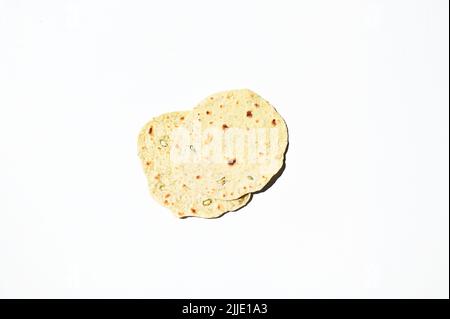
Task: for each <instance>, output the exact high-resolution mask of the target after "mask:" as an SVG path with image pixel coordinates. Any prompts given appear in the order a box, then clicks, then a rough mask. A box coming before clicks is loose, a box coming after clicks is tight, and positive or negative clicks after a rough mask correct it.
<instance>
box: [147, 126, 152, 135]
mask: <svg viewBox="0 0 450 319" xmlns="http://www.w3.org/2000/svg"><path fill="white" fill-rule="evenodd" d="M148 134H150V135H153V126H150V128H149V129H148Z"/></svg>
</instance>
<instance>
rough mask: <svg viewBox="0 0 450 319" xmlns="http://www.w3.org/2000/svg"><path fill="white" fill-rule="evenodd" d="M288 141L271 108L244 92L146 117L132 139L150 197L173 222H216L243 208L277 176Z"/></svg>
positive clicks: (283, 125)
mask: <svg viewBox="0 0 450 319" xmlns="http://www.w3.org/2000/svg"><path fill="white" fill-rule="evenodd" d="M287 144H288V133H287V127H286V124H285V122H284V120H283V119H282V117H281V116H280V115H279V114H278V113H277V111H276V110H275V109H274V108H273V107H272V106H271V105H270V104H269V103H268V102H267V101H266V100H264V99H263V98H262V97H260V96H259V95H257V94H256V93H254V92H252V91H250V90H247V89H243V90H233V91H225V92H220V93H216V94H213V95H211V96H209V97H207V98H206V99H204V100H203V101H202V102H200V103H199V104H198V105H197V106H196V107H195V108H194V109H193V110H191V111H185V112H172V113H167V114H163V115H161V116H158V117H156V118H154V119H152V120H151V121H150V122H148V123H147V124H146V125H145V126H144V127H143V129H142V130H141V132H140V134H139V137H138V154H139V158H140V159H141V162H142V166H143V169H144V172H145V175H146V177H147V181H148V186H149V189H150V193H151V195H152V196H153V197H154V198H155V199H156V200H157V201H158V202H159V203H160V204H161V205H163V206H166V207H167V208H169V209H170V210H171V211H172V212H173V213H174V214H175V215H176V216H177V217H180V218H183V217H188V216H196V217H203V218H216V217H219V216H221V215H223V214H224V213H226V212H229V211H235V210H237V209H239V208H241V207H243V206H245V205H246V204H247V203H248V202H249V201H250V199H251V197H252V193H254V192H257V191H259V190H261V189H263V188H264V187H265V186H266V185H267V184H268V183H269V182H270V181H271V179H272V178H273V176H274V175H277V173H278V172H279V171H280V169H281V168H282V166H283V163H284V156H285V152H286V148H287Z"/></svg>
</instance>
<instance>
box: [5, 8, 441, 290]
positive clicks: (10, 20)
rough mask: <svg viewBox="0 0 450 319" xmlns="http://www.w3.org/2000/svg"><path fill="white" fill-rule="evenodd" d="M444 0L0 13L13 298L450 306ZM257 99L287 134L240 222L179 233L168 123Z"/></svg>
mask: <svg viewBox="0 0 450 319" xmlns="http://www.w3.org/2000/svg"><path fill="white" fill-rule="evenodd" d="M448 19H449V17H448V2H447V1H444V0H442V1H368V2H365V1H278V0H277V1H153V2H152V1H106V0H105V1H75V0H74V1H56V0H55V1H12V0H0V164H1V165H0V297H4V298H9V297H60V298H66V297H75V298H78V297H87V298H91V297H105V298H107V297H125V298H127V297H137V298H141V297H142V298H144V297H145V298H166V297H171V298H197V297H203V298H205V297H206V298H216V297H221V298H229V297H234V298H240V297H245V298H260V297H261V298H334V297H341V298H366V297H374V298H400V297H402V298H415V297H425V298H429V297H438V298H448V296H449V252H448V251H449V213H448V209H449V207H448V206H449V197H448V191H449V179H448V177H449V168H448V164H449V148H448V146H449V144H448V143H449V140H448V137H449V136H448V134H449V122H448V116H449V109H448V103H449V100H448V97H449V95H448V84H449V83H448V75H449V74H448V68H449V65H448V54H449V51H448V48H449V45H448V44H449V43H448V22H449V21H448ZM234 88H250V89H252V90H254V91H256V92H257V93H259V94H261V95H262V96H263V97H264V98H266V99H268V100H269V101H270V102H271V103H273V104H274V105H275V106H276V107H277V109H278V111H279V112H280V113H281V114H282V116H283V117H284V118H285V119H286V121H287V124H288V126H289V132H290V148H289V152H288V154H287V167H286V170H285V172H284V174H283V175H282V176H281V177H280V178H279V179H278V181H277V182H276V183H275V184H274V185H273V187H272V188H270V189H269V190H268V191H266V192H265V193H263V194H259V195H257V196H255V197H254V200H253V201H252V202H251V203H250V204H249V205H248V206H247V207H246V208H244V209H242V210H240V211H238V212H235V213H229V214H227V215H225V216H224V217H223V218H220V219H216V220H203V219H195V218H190V219H185V220H179V219H176V218H174V217H173V216H172V215H171V214H170V212H169V211H168V210H167V209H165V208H163V207H161V206H159V205H158V204H157V203H156V202H155V201H154V200H153V199H152V198H151V197H150V196H149V194H148V190H147V187H146V182H145V178H144V175H143V173H142V172H141V167H140V163H139V160H138V157H137V154H136V138H137V134H138V132H139V130H140V128H141V126H142V125H143V124H144V123H145V122H146V121H148V120H149V119H150V118H152V117H153V116H156V115H159V114H161V113H164V112H169V111H174V110H183V109H189V108H191V107H193V106H194V105H195V104H196V103H197V102H199V101H200V100H201V99H203V98H204V97H206V96H207V95H209V94H212V93H214V92H216V91H221V90H227V89H234Z"/></svg>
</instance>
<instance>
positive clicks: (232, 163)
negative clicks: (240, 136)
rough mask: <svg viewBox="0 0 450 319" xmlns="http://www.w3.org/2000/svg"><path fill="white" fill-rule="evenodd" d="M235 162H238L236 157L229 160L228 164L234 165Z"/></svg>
mask: <svg viewBox="0 0 450 319" xmlns="http://www.w3.org/2000/svg"><path fill="white" fill-rule="evenodd" d="M235 163H236V159H235V158H233V159H230V160H228V165H230V166H233V165H234V164H235Z"/></svg>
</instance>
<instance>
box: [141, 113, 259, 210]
mask: <svg viewBox="0 0 450 319" xmlns="http://www.w3.org/2000/svg"><path fill="white" fill-rule="evenodd" d="M189 114H190V113H189V112H172V113H167V114H163V115H161V116H158V117H156V118H154V119H153V120H151V121H150V122H148V123H147V124H146V125H145V126H144V127H143V128H142V130H141V131H140V133H139V137H138V154H139V158H140V160H141V163H142V166H143V169H144V172H145V175H146V177H147V181H148V186H149V189H150V193H151V195H152V196H153V197H154V198H155V199H156V200H157V201H158V202H159V203H160V204H161V205H163V206H165V207H167V208H169V209H170V210H171V211H172V212H173V213H174V214H175V215H176V216H177V217H180V218H182V217H188V216H196V217H203V218H215V217H219V216H221V215H223V214H224V213H226V212H229V211H234V210H237V209H239V208H241V207H243V206H245V205H246V204H247V203H248V202H249V200H250V198H251V194H244V195H243V196H241V197H240V198H236V199H234V200H221V199H216V198H211V197H210V196H209V195H208V194H205V193H204V192H201V191H198V190H197V189H194V188H193V187H192V182H191V181H182V180H180V179H179V176H178V175H177V174H176V171H175V170H174V168H173V165H172V161H171V152H172V150H173V149H175V147H176V146H177V145H174V144H175V138H174V137H173V135H174V131H175V130H177V129H178V128H180V127H183V124H184V123H185V121H186V119H187V117H188V116H189ZM188 126H189V125H188ZM178 147H179V145H178Z"/></svg>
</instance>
